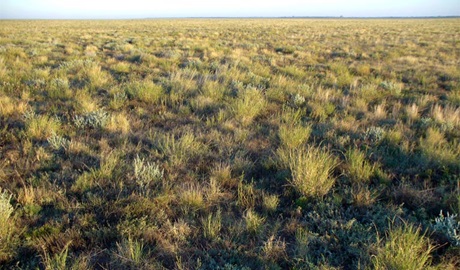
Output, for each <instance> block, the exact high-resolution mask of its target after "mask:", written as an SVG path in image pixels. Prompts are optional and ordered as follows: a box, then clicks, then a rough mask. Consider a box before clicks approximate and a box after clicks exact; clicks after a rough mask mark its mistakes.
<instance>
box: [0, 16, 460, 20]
mask: <svg viewBox="0 0 460 270" xmlns="http://www.w3.org/2000/svg"><path fill="white" fill-rule="evenodd" d="M458 18H460V15H448V16H436V15H432V16H431V15H430V16H181V17H179V16H178V17H145V18H139V17H132V18H131V17H126V18H0V20H1V21H28V20H31V21H32V20H50V21H52V20H55V21H59V20H62V21H64V20H72V21H78V20H81V21H85V20H87V21H93V20H94V21H95V20H101V21H104V20H107V21H109V20H121V21H122V20H156V19H458Z"/></svg>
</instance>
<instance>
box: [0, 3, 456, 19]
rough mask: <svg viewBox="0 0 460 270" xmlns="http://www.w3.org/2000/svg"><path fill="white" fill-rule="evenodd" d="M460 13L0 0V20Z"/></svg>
mask: <svg viewBox="0 0 460 270" xmlns="http://www.w3.org/2000/svg"><path fill="white" fill-rule="evenodd" d="M280 16H345V17H385V16H409V17H412V16H460V0H303V1H302V0H283V1H279V0H278V1H272V0H265V1H263V0H252V1H251V0H232V1H224V0H220V1H219V0H201V1H200V0H196V1H190V0H189V1H187V0H167V1H164V0H163V1H148V0H146V1H145V0H128V1H127V0H0V19H126V18H157V17H280Z"/></svg>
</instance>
